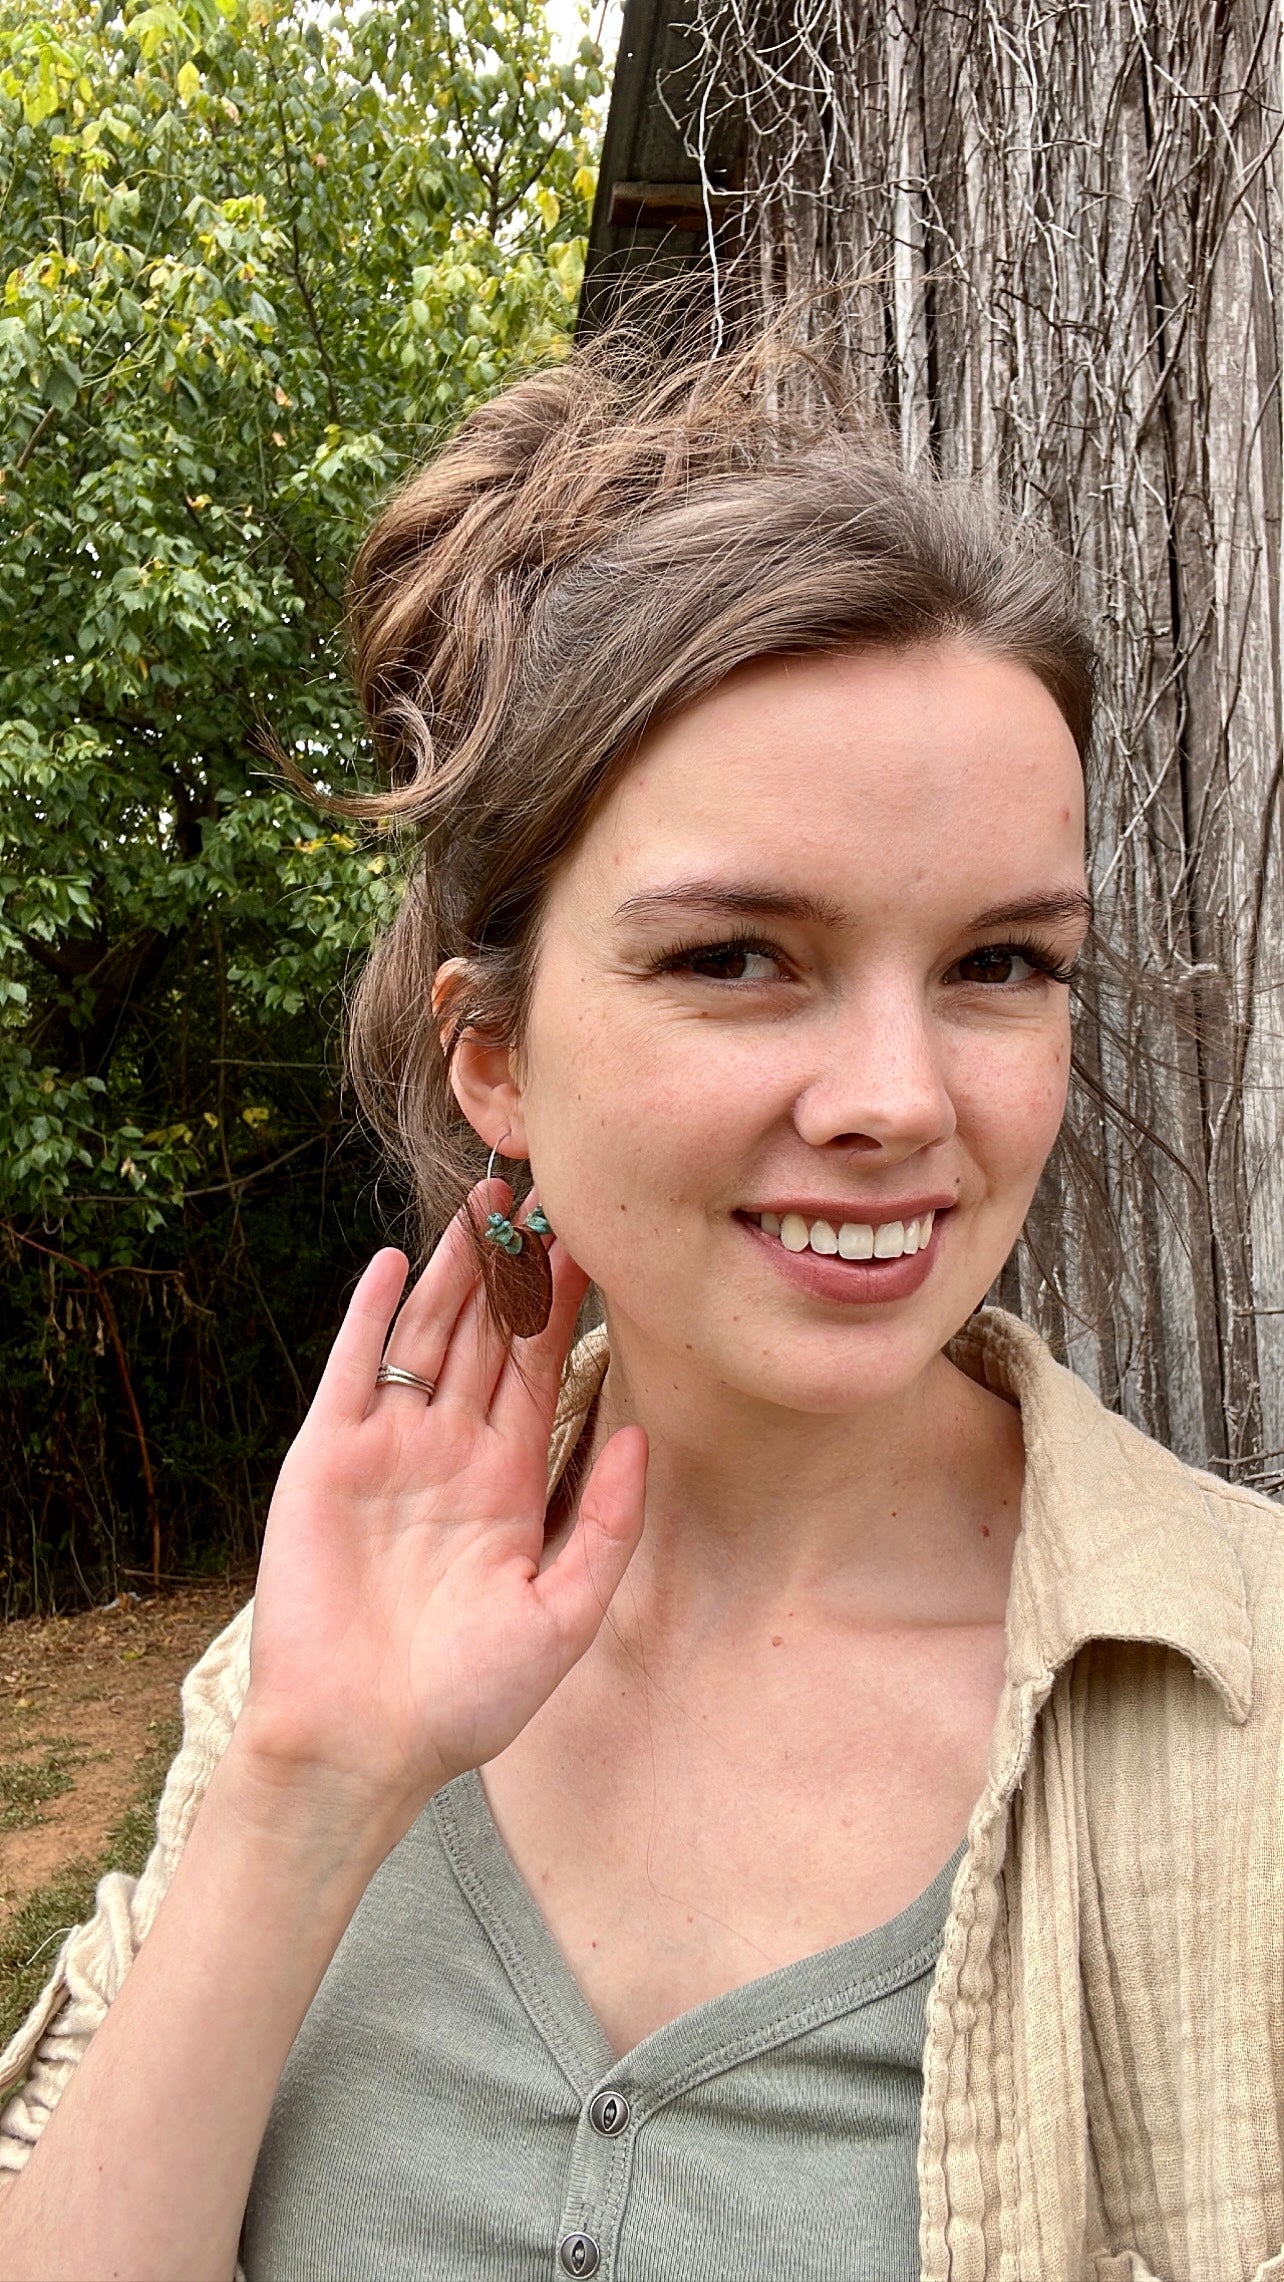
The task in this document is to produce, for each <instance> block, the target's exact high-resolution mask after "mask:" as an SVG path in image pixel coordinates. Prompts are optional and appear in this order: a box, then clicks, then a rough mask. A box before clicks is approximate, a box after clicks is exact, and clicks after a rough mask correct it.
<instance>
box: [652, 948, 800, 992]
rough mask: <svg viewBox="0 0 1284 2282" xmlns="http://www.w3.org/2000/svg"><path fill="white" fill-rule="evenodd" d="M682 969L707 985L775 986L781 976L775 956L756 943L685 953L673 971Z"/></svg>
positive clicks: (675, 963)
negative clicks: (773, 983) (755, 984)
mask: <svg viewBox="0 0 1284 2282" xmlns="http://www.w3.org/2000/svg"><path fill="white" fill-rule="evenodd" d="M682 968H685V969H686V970H687V972H688V973H689V974H693V975H699V976H701V977H702V978H703V979H704V980H705V981H706V982H717V983H765V982H775V981H776V980H777V978H778V976H779V973H780V966H779V962H778V961H777V959H776V957H775V955H774V953H773V952H771V951H767V950H763V949H761V948H760V947H759V945H758V944H756V943H709V944H707V945H704V946H702V947H701V948H700V949H698V950H693V951H684V952H682V954H681V956H680V957H679V958H677V959H675V960H673V962H672V966H671V971H672V970H673V969H679V970H680V969H682Z"/></svg>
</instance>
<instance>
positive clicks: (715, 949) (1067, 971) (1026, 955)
mask: <svg viewBox="0 0 1284 2282" xmlns="http://www.w3.org/2000/svg"><path fill="white" fill-rule="evenodd" d="M727 951H733V952H734V951H752V952H756V953H757V954H758V956H759V957H760V958H764V959H775V960H776V961H777V962H778V963H779V964H781V965H783V964H784V963H785V962H784V959H783V955H782V953H781V951H780V948H779V946H778V945H777V944H775V943H766V942H764V941H763V940H762V938H761V937H760V936H757V935H749V934H739V933H736V934H731V935H724V936H721V937H720V938H719V940H718V941H717V942H716V943H675V944H672V945H671V946H670V947H669V948H668V949H667V950H664V951H659V952H657V953H656V956H655V958H654V960H653V961H652V962H651V969H650V971H651V973H652V974H654V975H665V974H678V973H680V972H682V970H683V969H687V970H690V968H691V967H692V965H693V963H694V961H695V960H697V959H702V958H703V959H712V958H716V957H717V956H718V955H719V953H720V952H727ZM987 954H988V955H991V956H992V955H995V954H997V955H998V956H1000V957H1003V958H1009V959H1024V960H1025V962H1026V965H1027V966H1030V967H1033V968H1034V971H1035V973H1036V974H1039V975H1044V976H1046V978H1047V980H1048V981H1049V982H1054V983H1066V984H1070V983H1073V982H1074V981H1075V979H1076V977H1077V975H1078V971H1079V970H1078V966H1077V964H1076V963H1075V962H1073V961H1072V962H1071V963H1070V964H1069V965H1067V964H1066V963H1065V962H1064V961H1061V960H1058V959H1055V958H1054V957H1053V956H1052V954H1051V953H1050V952H1048V951H1045V950H1041V949H1040V947H1039V945H1038V944H1037V943H1031V942H1003V943H979V944H978V945H977V947H976V949H975V950H974V951H969V952H967V953H965V957H967V958H972V959H978V958H982V957H985V956H986V955H987ZM956 963H957V964H962V962H961V961H958V962H956ZM699 979H700V980H701V981H703V982H717V981H720V980H721V979H722V978H720V977H718V976H715V975H703V976H701V977H700V978H699ZM730 987H731V988H733V989H734V988H735V987H736V986H735V985H734V984H732V985H731V986H730ZM981 987H982V988H990V989H995V990H1014V989H1015V990H1019V989H1020V988H1021V987H1022V986H1021V985H1020V984H1019V983H1015V984H1014V983H995V984H990V985H982V986H981Z"/></svg>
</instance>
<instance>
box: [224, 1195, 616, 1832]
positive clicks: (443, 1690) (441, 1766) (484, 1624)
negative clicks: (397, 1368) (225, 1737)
mask: <svg viewBox="0 0 1284 2282" xmlns="http://www.w3.org/2000/svg"><path fill="white" fill-rule="evenodd" d="M528 1241H531V1239H528ZM553 1270H554V1302H553V1312H552V1315H551V1317H550V1320H549V1324H548V1327H547V1329H546V1330H545V1331H544V1332H542V1333H541V1334H540V1335H539V1336H538V1337H537V1338H535V1339H532V1340H528V1341H524V1342H522V1347H521V1360H520V1366H519V1364H518V1362H517V1360H516V1359H515V1358H514V1357H507V1358H506V1357H505V1354H504V1351H503V1347H502V1343H501V1342H500V1341H499V1340H498V1338H497V1336H496V1335H495V1333H494V1332H493V1330H492V1329H491V1327H490V1326H489V1324H488V1322H487V1319H486V1315H485V1311H484V1308H483V1306H482V1303H481V1297H480V1292H479V1289H478V1279H477V1275H476V1270H475V1266H474V1263H473V1258H472V1254H471V1248H470V1245H469V1242H468V1239H467V1233H466V1231H465V1230H463V1229H462V1227H461V1226H460V1225H459V1224H456V1227H455V1228H454V1229H452V1231H451V1232H450V1233H449V1234H448V1235H447V1237H446V1238H445V1239H444V1240H443V1243H442V1245H441V1246H440V1247H439V1249H438V1252H437V1254H436V1255H435V1256H434V1259H433V1261H432V1262H431V1263H430V1266H429V1267H428V1269H427V1270H426V1271H425V1273H424V1275H423V1277H422V1278H421V1279H420V1282H419V1284H418V1285H417V1286H416V1288H415V1291H414V1292H413V1294H412V1295H411V1298H410V1299H409V1300H408V1301H407V1303H406V1305H405V1307H404V1308H403V1310H402V1313H401V1315H400V1317H399V1319H398V1321H397V1325H396V1328H395V1330H394V1332H393V1335H392V1341H391V1343H390V1346H389V1355H390V1357H392V1358H393V1359H395V1360H396V1361H397V1362H399V1363H401V1364H402V1365H403V1367H407V1368H410V1369H413V1370H415V1371H417V1372H419V1373H420V1375H421V1376H424V1377H428V1378H432V1379H434V1380H435V1381H436V1387H437V1391H436V1394H435V1396H434V1398H433V1400H432V1402H431V1404H429V1403H428V1402H427V1401H426V1400H425V1399H424V1397H423V1396H422V1395H418V1394H416V1393H415V1392H414V1391H413V1390H411V1389H409V1388H402V1387H387V1388H383V1389H381V1390H379V1391H377V1392H376V1391H375V1386H374V1374H375V1369H376V1367H377V1364H378V1361H379V1357H380V1354H381V1352H382V1349H383V1343H384V1338H385V1336H386V1332H387V1325H388V1320H389V1318H390V1316H391V1314H392V1310H393V1307H394V1306H395V1304H396V1299H397V1297H398V1295H399V1292H400V1289H401V1285H402V1281H403V1278H404V1274H405V1262H404V1260H403V1259H402V1258H401V1256H400V1255H399V1254H396V1253H381V1254H380V1255H379V1256H378V1257H377V1259H376V1260H375V1261H374V1262H373V1263H372V1265H371V1267H370V1268H369V1269H368V1270H367V1272H366V1275H365V1277H364V1278H363V1279H362V1282H361V1284H360V1285H359V1286H358V1289H357V1292H356V1294H355V1295H354V1298H353V1302H352V1306H351V1308H350V1309H349V1313H348V1316H347V1318H346V1320H345V1323H344V1326H343V1329H342V1331H341V1333H340V1335H339V1339H338V1340H337V1341H336V1343H335V1348H334V1352H333V1354H332V1356H331V1360H330V1363H329V1365H328V1367H327V1370H326V1374H325V1377H324V1379H323V1381H322V1384H321V1388H320V1390H319V1391H318V1395H317V1399H316V1402H315V1403H314V1405H313V1408H312V1411H311V1412H310V1413H309V1416H308V1419H307V1421H306V1423H305V1425H304V1428H303V1430H302V1432H301V1433H300V1435H299V1438H298V1440H297V1441H296V1443H295V1444H294V1446H293V1448H292V1449H291V1451H290V1453H289V1456H288V1457H287V1459H286V1462H285V1465H284V1467H283V1469H282V1473H281V1478H280V1481H279V1483H278V1486H277V1491H276V1495H275V1497H274V1499H273V1504H272V1511H271V1514H270V1517H269V1521H268V1528H267V1534H266V1538H265V1542H264V1549H263V1559H262V1563H261V1567H260V1573H259V1587H258V1595H257V1599H256V1604H255V1615H254V1627H253V1642H252V1651H251V1682H250V1700H249V1707H247V1708H250V1707H252V1709H253V1711H254V1714H255V1716H256V1720H257V1723H258V1730H259V1732H260V1733H261V1734H267V1735H269V1736H270V1737H271V1739H272V1748H273V1750H274V1751H275V1752H277V1753H281V1754H284V1755H285V1756H286V1757H287V1758H288V1759H291V1760H298V1761H299V1762H301V1763H302V1762H306V1763H308V1764H310V1765H317V1764H320V1765H322V1766H324V1767H326V1768H327V1769H329V1770H331V1771H334V1772H337V1773H342V1774H343V1775H344V1776H345V1777H347V1778H350V1779H356V1780H357V1781H358V1782H360V1783H363V1784H364V1783H368V1784H369V1785H370V1787H371V1792H372V1795H374V1794H379V1795H380V1796H384V1797H386V1796H390V1795H395V1796H397V1797H398V1798H401V1797H403V1796H404V1798H405V1799H406V1800H407V1801H408V1802H409V1804H410V1806H411V1807H412V1808H413V1807H414V1806H415V1805H416V1804H418V1803H422V1800H423V1799H425V1798H427V1797H428V1796H429V1795H430V1793H431V1792H432V1791H433V1790H434V1789H435V1788H437V1787H438V1786H439V1785H440V1783H441V1782H443V1781H446V1780H448V1779H449V1778H450V1777H451V1776H453V1775H455V1774H457V1773H459V1772H460V1771H461V1770H462V1769H464V1768H466V1767H472V1766H479V1765H481V1764H483V1763H484V1762H485V1761H486V1760H487V1759H490V1758H493V1757H494V1756H495V1755H496V1753H498V1752H499V1751H501V1750H503V1749H504V1747H505V1746H506V1745H507V1744H508V1743H509V1742H511V1741H512V1739H513V1737H514V1736H516V1735H517V1734H518V1733H519V1732H520V1730H521V1728H522V1727H524V1725H525V1724H526V1722H527V1720H529V1719H530V1718H531V1717H532V1715H533V1714H534V1713H535V1712H536V1711H537V1710H538V1709H539V1707H540V1705H541V1704H542V1703H543V1702H544V1701H545V1700H546V1698H547V1697H548V1696H549V1695H550V1694H551V1692H552V1690H553V1689H554V1688H555V1687H556V1686H557V1684H558V1682H559V1680H561V1678H562V1677H563V1676H564V1674H565V1673H566V1672H567V1671H568V1670H569V1668H570V1666H571V1665H572V1664H573V1663H574V1662H575V1661H576V1659H577V1658H578V1657H579V1656H581V1655H582V1654H583V1652H584V1650H585V1649H586V1648H587V1646H588V1644H589V1642H590V1640H591V1639H592V1637H593V1635H594V1633H595V1632H596V1630H597V1627H598V1624H599V1623H600V1621H601V1618H602V1615H603V1613H604V1611H605V1608H606V1605H607V1603H608V1602H609V1600H610V1597H611V1594H612V1593H613V1591H614V1589H615V1586H616V1584H617V1583H618V1581H619V1578H620V1576H621V1575H622V1574H623V1570H624V1567H625V1565H626V1564H627V1561H628V1559H629V1556H630V1554H631V1553H632V1551H633V1547H634V1545H635V1544H636V1541H637V1536H638V1533H639V1530H640V1527H641V1509H642V1491H643V1479H644V1469H645V1442H644V1439H643V1437H642V1436H641V1434H640V1433H639V1432H638V1431H637V1430H636V1429H631V1430H626V1431H625V1432H624V1433H623V1434H621V1435H618V1436H616V1437H614V1438H613V1440H612V1442H611V1443H610V1444H608V1446H607V1449H606V1451H605V1452H604V1453H603V1455H602V1457H601V1458H600V1459H599V1461H598V1464H597V1465H596V1466H595V1468H594V1470H593V1474H592V1476H591V1477H590V1479H589V1482H588V1484H587V1485H586V1488H585V1492H584V1496H583V1499H582V1501H581V1510H580V1517H579V1520H578V1522H577V1526H576V1529H575V1531H574V1533H573V1535H572V1537H571V1539H570V1540H569V1542H568V1544H567V1545H566V1546H565V1547H564V1549H563V1551H562V1552H561V1553H560V1554H559V1556H558V1558H557V1560H556V1561H555V1562H553V1563H551V1564H549V1565H546V1566H545V1567H544V1568H543V1569H541V1565H540V1563H541V1554H542V1549H543V1534H544V1508H545V1498H546V1463H547V1448H548V1436H549V1429H550V1426H551V1423H552V1415H553V1409H554V1405H555V1402H556V1396H557V1389H558V1384H559V1381H560V1375H561V1366H562V1363H563V1361H564V1358H565V1353H566V1348H567V1345H568V1342H569V1337H570V1331H571V1327H572V1325H573V1322H574V1318H575V1312H576V1308H577V1306H578V1303H579V1299H580V1297H581V1296H582V1293H583V1289H584V1279H583V1277H582V1276H581V1275H580V1272H579V1270H578V1269H576V1268H575V1267H574V1264H573V1263H572V1262H571V1261H570V1260H569V1259H568V1258H567V1257H566V1255H565V1253H563V1252H561V1251H560V1248H559V1247H556V1246H555V1247H554V1253H553Z"/></svg>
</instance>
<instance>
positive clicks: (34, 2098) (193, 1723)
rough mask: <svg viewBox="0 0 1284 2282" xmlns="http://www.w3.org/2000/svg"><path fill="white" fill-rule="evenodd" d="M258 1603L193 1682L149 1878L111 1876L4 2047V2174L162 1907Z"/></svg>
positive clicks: (0, 2082) (234, 1703)
mask: <svg viewBox="0 0 1284 2282" xmlns="http://www.w3.org/2000/svg"><path fill="white" fill-rule="evenodd" d="M253 1609H254V1604H253V1602H252V1601H251V1602H249V1603H247V1605H246V1607H245V1608H243V1609H242V1610H240V1612H239V1614H238V1615H236V1616H234V1617H233V1619H232V1621H231V1623H230V1624H228V1625H226V1626H225V1627H224V1629H223V1630H222V1632H220V1633H219V1634H218V1636H217V1638H216V1639H214V1640H212V1641H211V1643H210V1645H209V1647H208V1648H207V1649H206V1650H205V1653H204V1655H203V1656H202V1657H201V1658H200V1660H199V1662H198V1663H196V1664H194V1665H193V1667H192V1669H191V1671H190V1672H189V1673H188V1675H187V1677H186V1679H185V1680H184V1682H183V1686H182V1691H181V1701H182V1709H183V1738H182V1742H181V1744H180V1746H179V1749H178V1752H177V1754H176V1756H175V1758H174V1761H173V1763H172V1765H171V1767H170V1770H169V1773H168V1775H167V1776H166V1779H165V1787H164V1790H163V1791H162V1793H161V1798H160V1803H159V1805H158V1807H157V1810H156V1841H155V1844H154V1845H153V1847H152V1851H151V1853H150V1855H149V1856H148V1859H147V1862H146V1865H145V1866H144V1869H143V1871H142V1874H141V1876H140V1877H138V1878H137V1879H135V1878H127V1877H125V1876H123V1875H122V1874H121V1873H120V1872H119V1871H113V1872H111V1873H110V1875H109V1876H107V1877H105V1878H104V1879H102V1880H101V1882H100V1884H99V1887H98V1893H97V1897H96V1906H95V1909H94V1914H93V1916H92V1917H91V1918H90V1919H88V1920H87V1922H86V1923H85V1924H84V1925H79V1926H74V1927H73V1928H72V1930H71V1932H70V1933H68V1935H67V1937H66V1939H65V1940H64V1942H63V1945H62V1948H61V1949H60V1951H59V1953H58V1957H57V1961H56V1963H55V1964H54V1967H53V1970H52V1972H51V1973H50V1976H49V1979H48V1980H47V1981H46V1983H45V1986H44V1988H43V1989H42V1990H41V1992H40V1995H39V1997H38V1998H37V1999H36V2002H35V2004H34V2005H33V2006H32V2009H31V2011H30V2013H29V2014H28V2015H27V2018H26V2020H25V2021H24V2022H23V2024H22V2026H21V2028H20V2029H19V2030H18V2031H17V2034H16V2035H15V2036H14V2037H13V2038H12V2039H11V2041H10V2043H9V2045H8V2046H7V2047H6V2049H5V2051H4V2052H3V2053H0V2100H4V2099H5V2098H6V2096H7V2095H8V2099H7V2105H6V2106H5V2107H4V2108H3V2112H0V2175H3V2173H4V2172H6V2171H17V2170H20V2169H21V2167H22V2165H23V2164H24V2163H25V2162H26V2159H27V2156H28V2155H29V2153H30V2151H31V2149H32V2147H33V2146H34V2145H35V2142H36V2140H37V2139H38V2138H39V2136H40V2133H41V2132H42V2131H43V2129H44V2126H45V2124H46V2123H47V2122H48V2120H49V2117H50V2115H51V2114H52V2112H53V2109H54V2108H55V2107H56V2105H57V2103H58V2100H59V2098H60V2096H61V2093H62V2091H63V2088H64V2086H65V2085H66V2083H67V2080H68V2078H69V2077H70V2075H71V2072H72V2069H73V2068H74V2067H75V2066H76V2063H77V2062H78V2061H79V2060H80V2059H81V2057H82V2056H83V2054H84V2052H85V2050H86V2049H87V2047H88V2045H89V2041H90V2039H91V2037H92V2036H93V2034H94V2031H95V2029H96V2028H97V2027H98V2025H99V2022H100V2021H101V2020H102V2018H103V2016H104V2014H105V2013H106V2011H107V2008H108V2006H109V2005H110V2003H111V2001H112V1998H113V1997H114V1996H115V1994H116V1992H117V1990H118V1989H119V1987H120V1985H121V1982H122V1981H123V1980H124V1977H125V1975H126V1973H127V1972H128V1970H129V1967H130V1965H131V1964H132V1963H133V1960H134V1957H135V1956H136V1955H137V1952H138V1947H139V1944H140V1943H141V1941H142V1939H143V1936H144V1934H145V1933H146V1932H147V1930H148V1927H149V1926H150V1925H151V1923H152V1920H153V1918H154V1917H155V1915H156V1912H157V1910H158V1908H159V1907H160V1903H161V1899H162V1896H163V1895H164V1893H165V1890H166V1888H167V1886H168V1885H169V1882H170V1879H171V1878H172V1876H173V1874H174V1867H175V1864H176V1863H177V1861H178V1859H179V1856H180V1855H181V1853H182V1851H183V1848H184V1846H185V1845H186V1843H187V1839H188V1834H189V1833H190V1831H191V1828H192V1825H193V1823H194V1822H195V1820H196V1816H197V1813H198V1812H199V1809H200V1804H201V1801H202V1799H203V1798H204V1796H205V1792H206V1789H207V1788H208V1785H209V1781H210V1778H211V1776H212V1775H213V1773H214V1769H215V1768H216V1767H217V1765H218V1762H219V1760H220V1758H221V1757H222V1755H223V1753H224V1751H225V1750H226V1748H227V1744H228V1740H229V1738H230V1736H231V1733H232V1730H233V1728H234V1727H235V1725H236V1721H237V1719H238V1717H239V1715H240V1711H241V1706H242V1704H243V1703H244V1701H245V1692H246V1689H247V1687H248V1685H249V1675H250V1631H251V1626H252V1623H253Z"/></svg>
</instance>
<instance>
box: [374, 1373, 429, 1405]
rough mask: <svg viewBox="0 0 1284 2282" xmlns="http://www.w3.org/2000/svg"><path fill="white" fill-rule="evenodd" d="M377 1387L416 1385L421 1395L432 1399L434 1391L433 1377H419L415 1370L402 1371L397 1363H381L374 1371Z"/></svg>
mask: <svg viewBox="0 0 1284 2282" xmlns="http://www.w3.org/2000/svg"><path fill="white" fill-rule="evenodd" d="M375 1385H376V1386H377V1387H418V1389H419V1392H420V1394H421V1395H427V1397H428V1400H429V1402H431V1401H432V1398H433V1395H434V1393H435V1392H436V1386H437V1382H436V1380H435V1379H421V1378H420V1377H419V1375H418V1373H417V1372H415V1371H403V1370H402V1368H401V1365H400V1364H399V1363H381V1364H380V1365H379V1368H378V1370H377V1371H376V1372H375Z"/></svg>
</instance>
